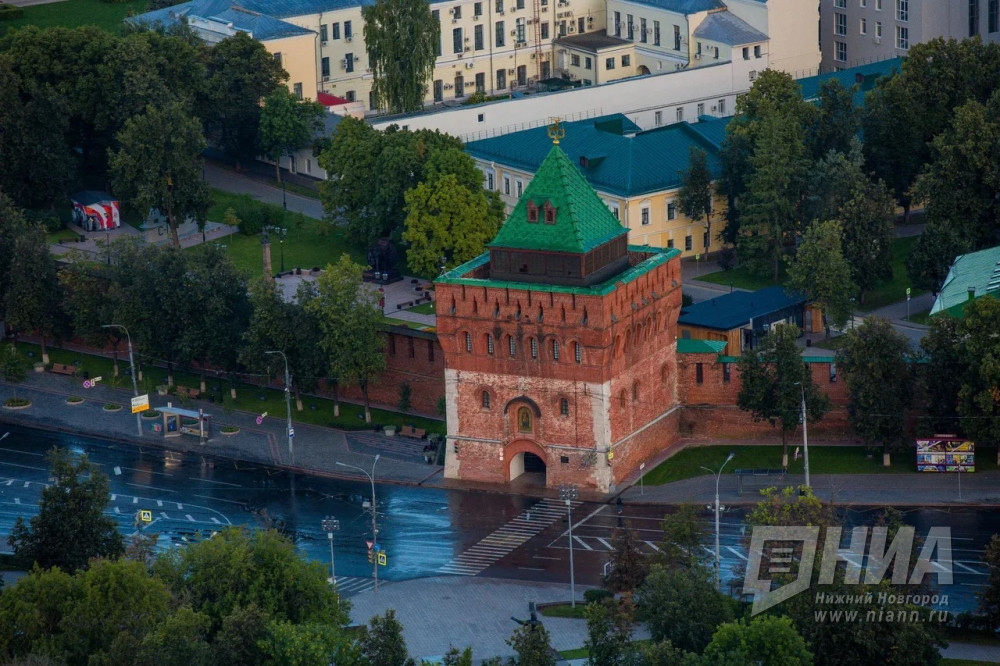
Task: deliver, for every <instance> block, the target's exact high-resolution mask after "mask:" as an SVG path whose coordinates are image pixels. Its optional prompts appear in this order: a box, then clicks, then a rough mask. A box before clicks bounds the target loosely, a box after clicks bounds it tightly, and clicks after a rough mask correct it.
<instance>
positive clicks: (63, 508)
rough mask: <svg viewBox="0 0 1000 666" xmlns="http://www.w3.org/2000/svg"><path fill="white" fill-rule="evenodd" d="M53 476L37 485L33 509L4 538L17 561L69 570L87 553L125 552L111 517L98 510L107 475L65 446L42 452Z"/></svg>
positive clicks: (85, 558)
mask: <svg viewBox="0 0 1000 666" xmlns="http://www.w3.org/2000/svg"><path fill="white" fill-rule="evenodd" d="M48 461H49V465H50V467H51V469H50V473H49V474H50V476H51V477H52V478H54V479H55V480H54V481H53V482H52V484H51V485H49V486H47V487H46V488H44V489H43V490H42V497H41V500H40V501H39V503H38V506H39V511H38V515H36V516H34V517H33V518H31V521H30V522H29V523H25V521H24V518H20V517H19V518H18V519H17V522H16V523H15V524H14V528H13V529H12V530H11V533H10V537H9V538H8V540H7V541H8V543H9V544H10V546H11V547H12V548H13V549H14V555H15V556H16V557H17V558H18V559H19V560H21V561H23V562H27V563H31V562H34V563H37V564H38V565H39V566H41V567H43V568H49V567H59V568H60V569H62V570H64V571H69V572H73V571H76V570H77V569H81V568H83V567H85V566H87V562H88V561H89V560H90V559H91V558H93V557H109V558H114V557H119V556H121V555H122V554H123V553H124V552H125V545H124V541H123V540H122V536H121V534H119V533H118V529H117V523H116V522H115V521H114V520H113V519H111V518H109V517H107V516H105V515H104V509H105V508H106V507H107V506H108V501H109V496H108V487H109V486H108V477H107V476H105V475H104V474H103V473H101V471H100V469H98V468H97V466H95V465H94V464H93V463H92V462H90V460H89V459H88V458H87V456H86V455H82V456H80V457H79V458H77V459H76V460H74V459H73V456H72V454H71V453H70V452H69V451H68V450H66V449H59V448H56V449H52V451H50V452H49V455H48Z"/></svg>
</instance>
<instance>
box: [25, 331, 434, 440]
mask: <svg viewBox="0 0 1000 666" xmlns="http://www.w3.org/2000/svg"><path fill="white" fill-rule="evenodd" d="M18 348H19V349H21V351H23V352H31V353H33V354H34V358H38V357H39V349H38V345H33V344H26V343H18ZM48 352H49V359H50V360H51V361H52V362H53V363H66V364H68V365H77V364H78V365H77V367H79V368H80V370H81V371H86V372H87V373H88V374H89V376H90V377H102V380H101V383H103V384H107V385H110V386H118V387H122V388H128V387H129V386H130V385H131V383H132V380H131V379H130V378H129V377H128V376H126V375H124V374H122V375H121V376H119V377H117V378H116V377H114V370H113V363H112V360H111V359H110V358H105V357H103V356H96V355H91V354H82V353H79V352H75V351H71V350H66V349H56V348H52V347H50V348H49V349H48ZM120 358H121V365H120V368H121V370H122V372H124V370H125V369H126V368H127V366H128V354H127V353H122V354H121V355H120ZM140 363H141V361H140ZM65 379H66V385H67V387H70V386H71V387H73V390H74V391H81V390H83V389H82V388H81V386H82V382H83V380H82V379H80V378H78V377H66V378H65ZM200 382H201V380H200V377H199V376H198V375H197V374H195V373H191V372H186V371H180V370H178V371H175V372H174V384H175V385H176V386H185V387H188V388H193V389H198V388H199V387H200ZM166 383H167V371H166V370H165V369H163V368H156V367H151V366H148V365H143V377H142V381H141V382H140V383H139V390H140V391H141V392H143V393H149V394H150V398H151V400H152V402H154V403H156V404H157V405H158V404H161V403H162V404H165V403H166V402H167V401H168V400H170V401H171V402H173V403H174V404H175V405H184V404H186V403H190V402H191V401H190V400H188V399H186V398H181V397H179V396H176V395H171V396H169V397H167V396H162V397H161V396H157V395H156V386H158V385H161V384H166ZM230 386H231V384H230V382H229V381H228V380H227V379H226V378H225V377H215V376H214V374H210V375H209V376H208V378H207V386H206V388H207V389H208V391H207V393H206V394H205V396H204V397H205V398H208V397H209V396H212V397H214V398H215V400H216V403H217V405H218V407H217V410H218V411H217V413H216V414H215V417H216V419H218V420H221V421H225V416H224V415H223V414H224V413H225V412H227V411H229V410H241V411H245V412H252V413H263V412H265V411H266V412H268V413H269V414H272V415H281V414H284V413H285V394H284V392H283V391H282V390H280V389H272V388H263V387H260V386H256V385H253V384H249V383H245V382H239V381H237V382H236V383H235V386H236V396H237V397H236V399H235V400H232V399H230V397H229V388H230ZM302 405H303V410H302V411H301V412H300V411H298V410H296V409H295V408H294V403H293V408H292V420H293V421H295V422H297V423H308V424H311V425H318V426H330V427H334V428H341V429H344V430H367V429H370V428H371V426H370V425H368V424H366V423H365V420H364V407H363V406H360V405H355V404H351V403H344V402H341V404H340V416H337V417H335V416H334V415H333V401H332V400H328V399H326V398H317V397H311V396H302ZM314 406H315V409H314V408H313V407H314ZM372 422H373V423H378V424H381V425H395V426H397V427H399V426H403V425H413V426H415V427H417V428H420V429H423V430H426V431H427V432H436V433H441V434H444V432H445V424H444V422H443V421H438V420H434V419H429V418H425V417H421V416H413V415H410V414H402V413H399V412H391V411H386V410H382V409H372Z"/></svg>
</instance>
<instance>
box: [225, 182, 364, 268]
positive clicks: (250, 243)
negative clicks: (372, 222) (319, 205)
mask: <svg viewBox="0 0 1000 666" xmlns="http://www.w3.org/2000/svg"><path fill="white" fill-rule="evenodd" d="M238 197H239V195H236V194H231V193H228V192H222V191H219V190H212V202H213V203H212V206H211V208H209V209H208V219H209V220H211V221H212V222H221V221H222V220H223V219H224V217H225V214H226V209H227V208H229V207H231V206H232V205H233V202H234V201H235V200H236V199H237V198H238ZM287 228H288V237H287V238H286V239H285V241H284V242H283V243H279V242H276V240H275V239H272V242H271V267H272V268H273V270H274V272H275V273H277V272H278V271H279V270H280V269H281V256H282V253H284V257H285V270H291V269H293V268H301V269H303V270H308V269H310V268H313V267H318V268H323V267H324V266H326V265H327V264H330V263H333V262H335V261H337V260H338V259H340V255H342V254H343V253H345V252H346V253H348V254H349V255H351V258H352V259H354V260H355V261H357V262H359V263H362V264H366V261H365V253H364V248H363V247H362V246H361V245H360V244H358V243H357V242H355V241H354V240H353V239H349V238H348V236H347V234H346V233H345V231H344V230H343V229H340V228H337V227H335V226H333V225H331V224H329V223H327V222H323V221H322V220H314V219H313V218H311V217H305V216H304V215H292V214H289V215H288V227H287ZM219 242H220V243H222V244H224V245H225V246H226V252H227V253H229V256H230V258H231V259H232V260H233V263H234V264H235V265H236V267H237V268H239V269H240V270H242V271H244V272H246V273H248V274H259V273H260V272H261V271H262V269H263V265H264V264H263V254H262V252H261V247H260V234H254V235H252V236H247V235H244V234H242V233H235V234H232V235H231V236H227V237H226V238H225V239H222V240H220V241H219Z"/></svg>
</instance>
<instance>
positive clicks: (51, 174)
mask: <svg viewBox="0 0 1000 666" xmlns="http://www.w3.org/2000/svg"><path fill="white" fill-rule="evenodd" d="M25 83H26V82H25V81H23V80H22V79H21V77H20V76H18V75H17V74H16V73H14V71H13V69H12V66H11V64H10V63H9V62H6V61H3V60H0V127H3V128H4V131H3V132H2V133H0V155H3V156H4V157H3V159H2V160H0V191H2V192H5V193H6V194H7V195H8V196H10V197H11V198H13V199H14V200H15V201H17V202H18V203H19V204H20V205H22V206H27V207H31V208H42V207H49V206H52V205H53V204H55V202H56V201H58V200H60V199H62V198H63V197H65V195H66V192H67V190H68V188H69V182H70V178H71V177H72V175H73V169H74V167H75V164H74V160H73V157H72V153H71V152H70V149H69V146H68V145H67V142H66V135H67V133H68V132H69V109H68V103H67V102H66V101H65V100H63V99H61V98H59V97H58V95H57V94H56V93H55V91H54V90H53V89H52V88H51V87H50V86H38V85H35V84H34V83H33V82H27V85H25Z"/></svg>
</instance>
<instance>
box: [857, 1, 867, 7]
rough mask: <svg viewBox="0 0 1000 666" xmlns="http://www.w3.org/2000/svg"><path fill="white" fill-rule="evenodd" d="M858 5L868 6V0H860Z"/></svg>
mask: <svg viewBox="0 0 1000 666" xmlns="http://www.w3.org/2000/svg"><path fill="white" fill-rule="evenodd" d="M858 6H860V7H862V8H864V7H867V6H868V0H858Z"/></svg>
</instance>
